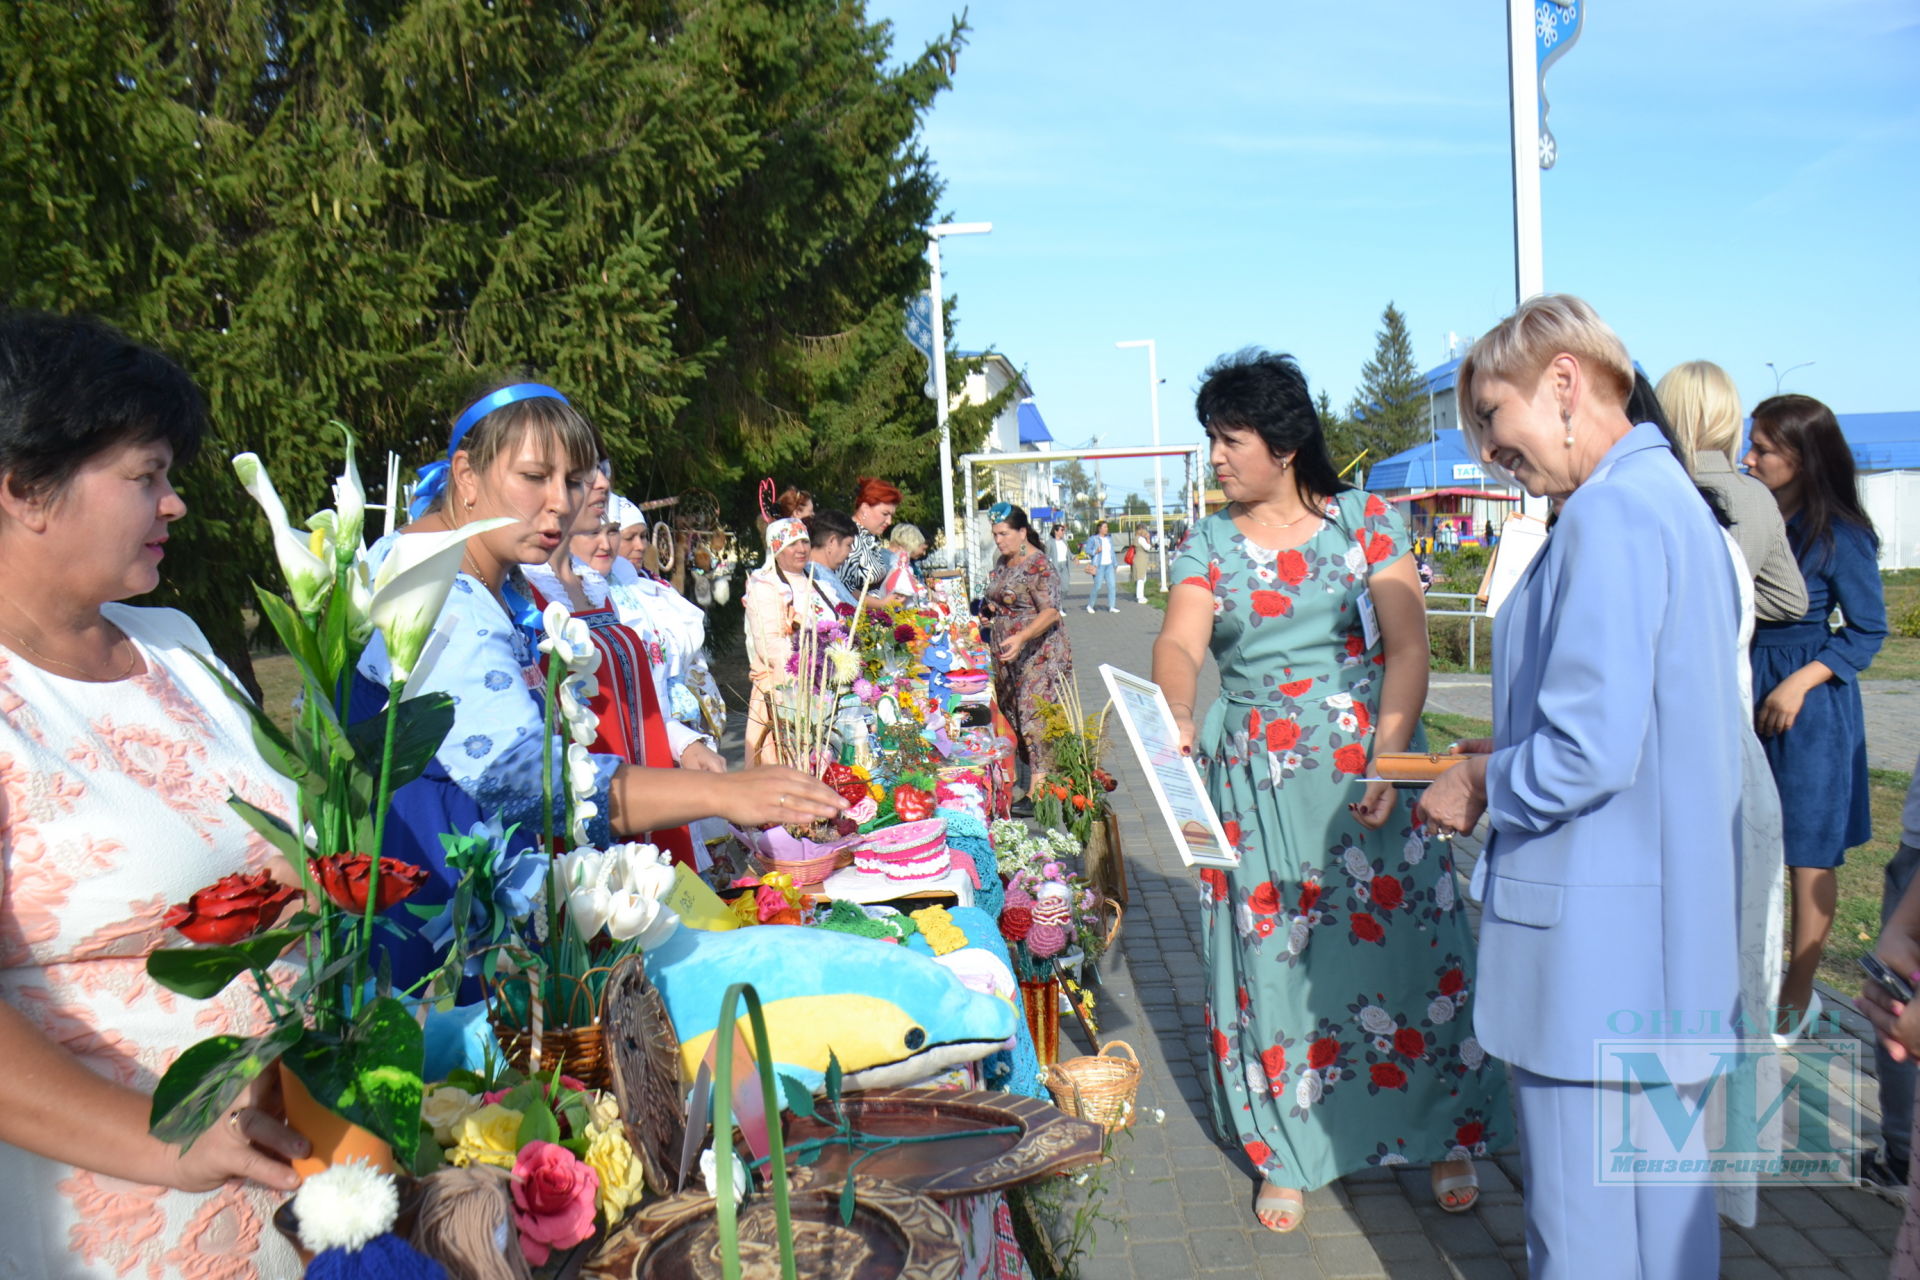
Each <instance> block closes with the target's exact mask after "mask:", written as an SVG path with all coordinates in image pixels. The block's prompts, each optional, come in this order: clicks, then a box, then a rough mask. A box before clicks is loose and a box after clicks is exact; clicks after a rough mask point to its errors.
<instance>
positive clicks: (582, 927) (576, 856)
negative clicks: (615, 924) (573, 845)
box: [560, 847, 613, 941]
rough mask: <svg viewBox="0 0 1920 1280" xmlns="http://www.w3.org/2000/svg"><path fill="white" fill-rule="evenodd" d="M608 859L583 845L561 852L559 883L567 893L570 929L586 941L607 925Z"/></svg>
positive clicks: (610, 900) (610, 906) (610, 908)
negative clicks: (569, 851)
mask: <svg viewBox="0 0 1920 1280" xmlns="http://www.w3.org/2000/svg"><path fill="white" fill-rule="evenodd" d="M606 880H607V858H606V855H605V854H603V853H601V852H600V851H599V850H598V849H594V848H591V847H582V848H578V849H575V850H574V851H573V852H572V853H565V854H561V855H560V883H561V885H562V886H563V887H564V888H565V889H566V893H567V917H568V919H569V920H571V921H572V923H573V931H574V933H576V934H577V935H579V937H580V938H581V939H582V940H583V941H585V940H587V939H590V938H592V937H593V936H594V935H595V934H597V933H599V932H600V930H601V929H603V928H605V927H606V924H607V917H608V916H609V915H610V914H612V911H613V894H612V892H611V891H610V890H609V889H608V888H607V883H606Z"/></svg>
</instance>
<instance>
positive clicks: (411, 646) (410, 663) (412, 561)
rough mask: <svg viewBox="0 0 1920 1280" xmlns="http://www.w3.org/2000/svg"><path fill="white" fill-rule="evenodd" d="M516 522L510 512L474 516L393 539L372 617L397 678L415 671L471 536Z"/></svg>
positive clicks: (376, 581) (370, 605) (379, 576)
mask: <svg viewBox="0 0 1920 1280" xmlns="http://www.w3.org/2000/svg"><path fill="white" fill-rule="evenodd" d="M512 523H514V521H513V518H512V517H510V516H499V517H497V518H495V519H492V520H475V521H473V522H471V523H469V524H465V525H462V526H461V527H460V528H458V529H455V530H453V531H452V532H449V533H407V534H402V535H401V536H399V537H398V538H395V539H394V540H393V548H392V549H391V550H390V551H388V553H387V558H386V559H385V560H383V561H381V562H380V571H379V572H378V573H376V574H375V575H374V578H373V599H372V600H370V601H369V602H368V605H367V616H368V617H369V618H371V619H372V620H373V625H374V626H376V627H378V628H379V629H380V634H381V635H382V636H384V637H385V638H386V642H387V663H388V666H389V667H390V669H391V671H392V677H391V678H392V680H393V681H394V682H395V683H403V682H404V681H405V680H406V679H407V677H408V676H409V675H411V674H412V673H413V668H414V664H415V663H416V662H418V661H419V660H420V653H421V650H423V649H425V648H426V646H427V640H428V639H429V637H431V636H432V635H433V628H434V626H435V624H436V623H438V622H439V621H440V610H441V608H442V607H443V606H444V605H445V604H446V603H447V593H448V592H450V591H452V590H453V579H454V575H456V574H457V573H458V572H459V571H460V560H461V557H463V556H465V555H466V553H467V539H469V538H471V537H473V536H475V535H476V534H481V533H486V532H487V531H488V530H491V529H498V528H499V527H500V526H502V525H508V524H512Z"/></svg>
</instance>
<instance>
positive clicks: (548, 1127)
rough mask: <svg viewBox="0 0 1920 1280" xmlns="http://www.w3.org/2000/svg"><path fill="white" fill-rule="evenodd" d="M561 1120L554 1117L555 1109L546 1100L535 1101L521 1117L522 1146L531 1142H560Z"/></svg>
mask: <svg viewBox="0 0 1920 1280" xmlns="http://www.w3.org/2000/svg"><path fill="white" fill-rule="evenodd" d="M559 1141H560V1122H559V1121H558V1120H555V1119H554V1118H553V1111H552V1109H551V1108H549V1107H548V1106H547V1104H546V1103H544V1102H535V1103H533V1104H532V1105H531V1106H529V1107H528V1108H527V1110H526V1113H525V1114H524V1115H522V1116H521V1117H520V1137H519V1143H520V1145H521V1146H523V1147H524V1146H526V1145H527V1144H528V1143H529V1142H559Z"/></svg>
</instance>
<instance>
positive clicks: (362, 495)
mask: <svg viewBox="0 0 1920 1280" xmlns="http://www.w3.org/2000/svg"><path fill="white" fill-rule="evenodd" d="M333 425H335V426H336V427H339V428H340V430H341V432H342V433H343V434H344V435H345V436H346V437H347V462H346V466H345V468H344V469H343V470H342V471H341V472H340V476H339V478H338V479H337V480H335V481H334V482H333V510H334V514H335V516H336V517H337V520H338V524H339V527H338V528H337V529H336V530H335V532H334V542H333V553H334V556H335V557H336V558H337V559H338V560H339V562H340V563H341V564H342V565H347V564H352V563H353V561H354V560H355V559H356V558H357V557H358V556H359V554H360V550H361V547H360V536H361V533H362V531H364V530H365V528H366V524H367V487H366V485H364V484H362V483H361V482H360V467H359V465H358V464H356V463H355V462H354V460H353V432H351V431H348V430H347V427H346V424H345V423H341V422H336V423H334V424H333Z"/></svg>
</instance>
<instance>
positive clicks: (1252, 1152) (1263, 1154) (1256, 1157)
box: [1244, 1139, 1273, 1167]
mask: <svg viewBox="0 0 1920 1280" xmlns="http://www.w3.org/2000/svg"><path fill="white" fill-rule="evenodd" d="M1244 1145H1245V1147H1246V1152H1247V1159H1249V1160H1251V1161H1253V1163H1254V1165H1255V1166H1256V1167H1258V1166H1260V1165H1263V1164H1265V1163H1266V1162H1267V1161H1269V1160H1271V1159H1273V1148H1272V1147H1269V1146H1268V1145H1267V1144H1266V1143H1264V1142H1261V1141H1259V1140H1257V1139H1256V1140H1255V1141H1253V1142H1249V1143H1246V1144H1244Z"/></svg>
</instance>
